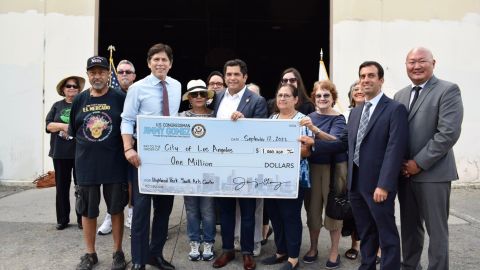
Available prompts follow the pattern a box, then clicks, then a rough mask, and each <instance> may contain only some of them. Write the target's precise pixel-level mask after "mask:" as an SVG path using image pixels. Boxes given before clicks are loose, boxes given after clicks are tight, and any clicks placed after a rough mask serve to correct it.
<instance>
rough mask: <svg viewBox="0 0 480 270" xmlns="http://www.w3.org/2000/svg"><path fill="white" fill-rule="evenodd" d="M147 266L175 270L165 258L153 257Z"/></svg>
mask: <svg viewBox="0 0 480 270" xmlns="http://www.w3.org/2000/svg"><path fill="white" fill-rule="evenodd" d="M147 264H150V265H153V266H156V267H158V269H160V270H175V266H173V265H172V264H171V263H169V262H167V260H165V259H164V258H163V256H158V257H151V258H150V260H149V261H148V263H147Z"/></svg>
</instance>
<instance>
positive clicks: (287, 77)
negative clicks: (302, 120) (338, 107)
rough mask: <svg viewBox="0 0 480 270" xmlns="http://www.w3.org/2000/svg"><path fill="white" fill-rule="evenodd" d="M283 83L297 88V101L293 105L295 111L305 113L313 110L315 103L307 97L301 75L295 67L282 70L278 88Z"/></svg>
mask: <svg viewBox="0 0 480 270" xmlns="http://www.w3.org/2000/svg"><path fill="white" fill-rule="evenodd" d="M285 84H291V85H293V86H294V87H295V88H297V89H298V103H297V105H295V109H296V110H297V111H299V112H301V113H303V114H305V115H308V114H310V113H312V112H314V111H315V105H314V104H313V103H312V101H311V100H310V98H309V97H308V95H307V91H306V90H305V85H304V84H303V80H302V75H300V72H299V71H298V70H297V69H295V68H293V67H291V68H287V69H285V70H284V71H283V72H282V76H281V79H280V83H279V84H278V88H279V87H280V86H282V85H285Z"/></svg>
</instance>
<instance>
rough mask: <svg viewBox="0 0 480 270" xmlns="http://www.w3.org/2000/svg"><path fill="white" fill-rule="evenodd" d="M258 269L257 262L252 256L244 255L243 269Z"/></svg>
mask: <svg viewBox="0 0 480 270" xmlns="http://www.w3.org/2000/svg"><path fill="white" fill-rule="evenodd" d="M255 267H257V264H256V263H255V260H254V259H253V256H252V255H248V254H246V255H243V269H245V270H254V269H255Z"/></svg>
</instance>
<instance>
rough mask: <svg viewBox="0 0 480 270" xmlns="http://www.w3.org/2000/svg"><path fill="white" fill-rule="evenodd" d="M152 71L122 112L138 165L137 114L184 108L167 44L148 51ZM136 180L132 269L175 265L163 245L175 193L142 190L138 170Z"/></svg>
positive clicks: (127, 147)
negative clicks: (164, 251) (151, 193)
mask: <svg viewBox="0 0 480 270" xmlns="http://www.w3.org/2000/svg"><path fill="white" fill-rule="evenodd" d="M147 63H148V67H149V68H150V70H151V74H150V75H148V76H147V77H145V78H143V79H141V80H139V81H137V82H136V83H134V84H133V85H132V86H130V88H129V90H128V92H127V98H126V99H125V105H124V108H123V113H122V125H121V131H122V139H123V148H124V153H125V158H126V159H127V160H128V162H130V164H132V165H133V166H134V167H135V168H138V166H140V163H141V159H140V157H139V156H138V153H137V151H136V144H135V134H134V131H135V122H136V117H137V115H139V114H141V115H160V116H175V115H177V113H178V109H179V107H180V98H181V84H180V82H178V81H177V80H175V79H173V78H171V77H169V76H167V74H168V71H169V70H170V68H172V63H173V52H172V48H170V46H168V45H166V44H162V43H158V44H155V45H153V46H152V47H151V48H150V49H149V50H148V53H147ZM133 178H134V179H132V185H133V198H134V201H135V208H134V209H133V221H132V228H131V236H132V240H131V245H132V246H131V252H132V268H131V269H145V264H150V265H154V266H156V267H158V268H159V269H164V270H173V269H175V267H174V266H173V265H172V264H170V262H168V261H166V260H165V259H164V257H163V246H164V245H165V241H166V239H167V234H168V220H169V217H170V213H171V212H172V207H173V198H174V197H173V195H148V194H141V193H139V189H138V171H137V169H135V170H134V173H133ZM152 201H153V208H154V211H153V222H152V237H151V239H150V240H149V235H150V210H151V202H152Z"/></svg>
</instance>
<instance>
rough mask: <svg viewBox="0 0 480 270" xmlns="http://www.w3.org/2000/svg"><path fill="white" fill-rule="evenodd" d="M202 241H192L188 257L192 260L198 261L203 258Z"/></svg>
mask: <svg viewBox="0 0 480 270" xmlns="http://www.w3.org/2000/svg"><path fill="white" fill-rule="evenodd" d="M199 248H200V243H198V242H195V241H191V242H190V253H188V258H189V259H190V261H198V260H200V259H201V254H200V250H199Z"/></svg>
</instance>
